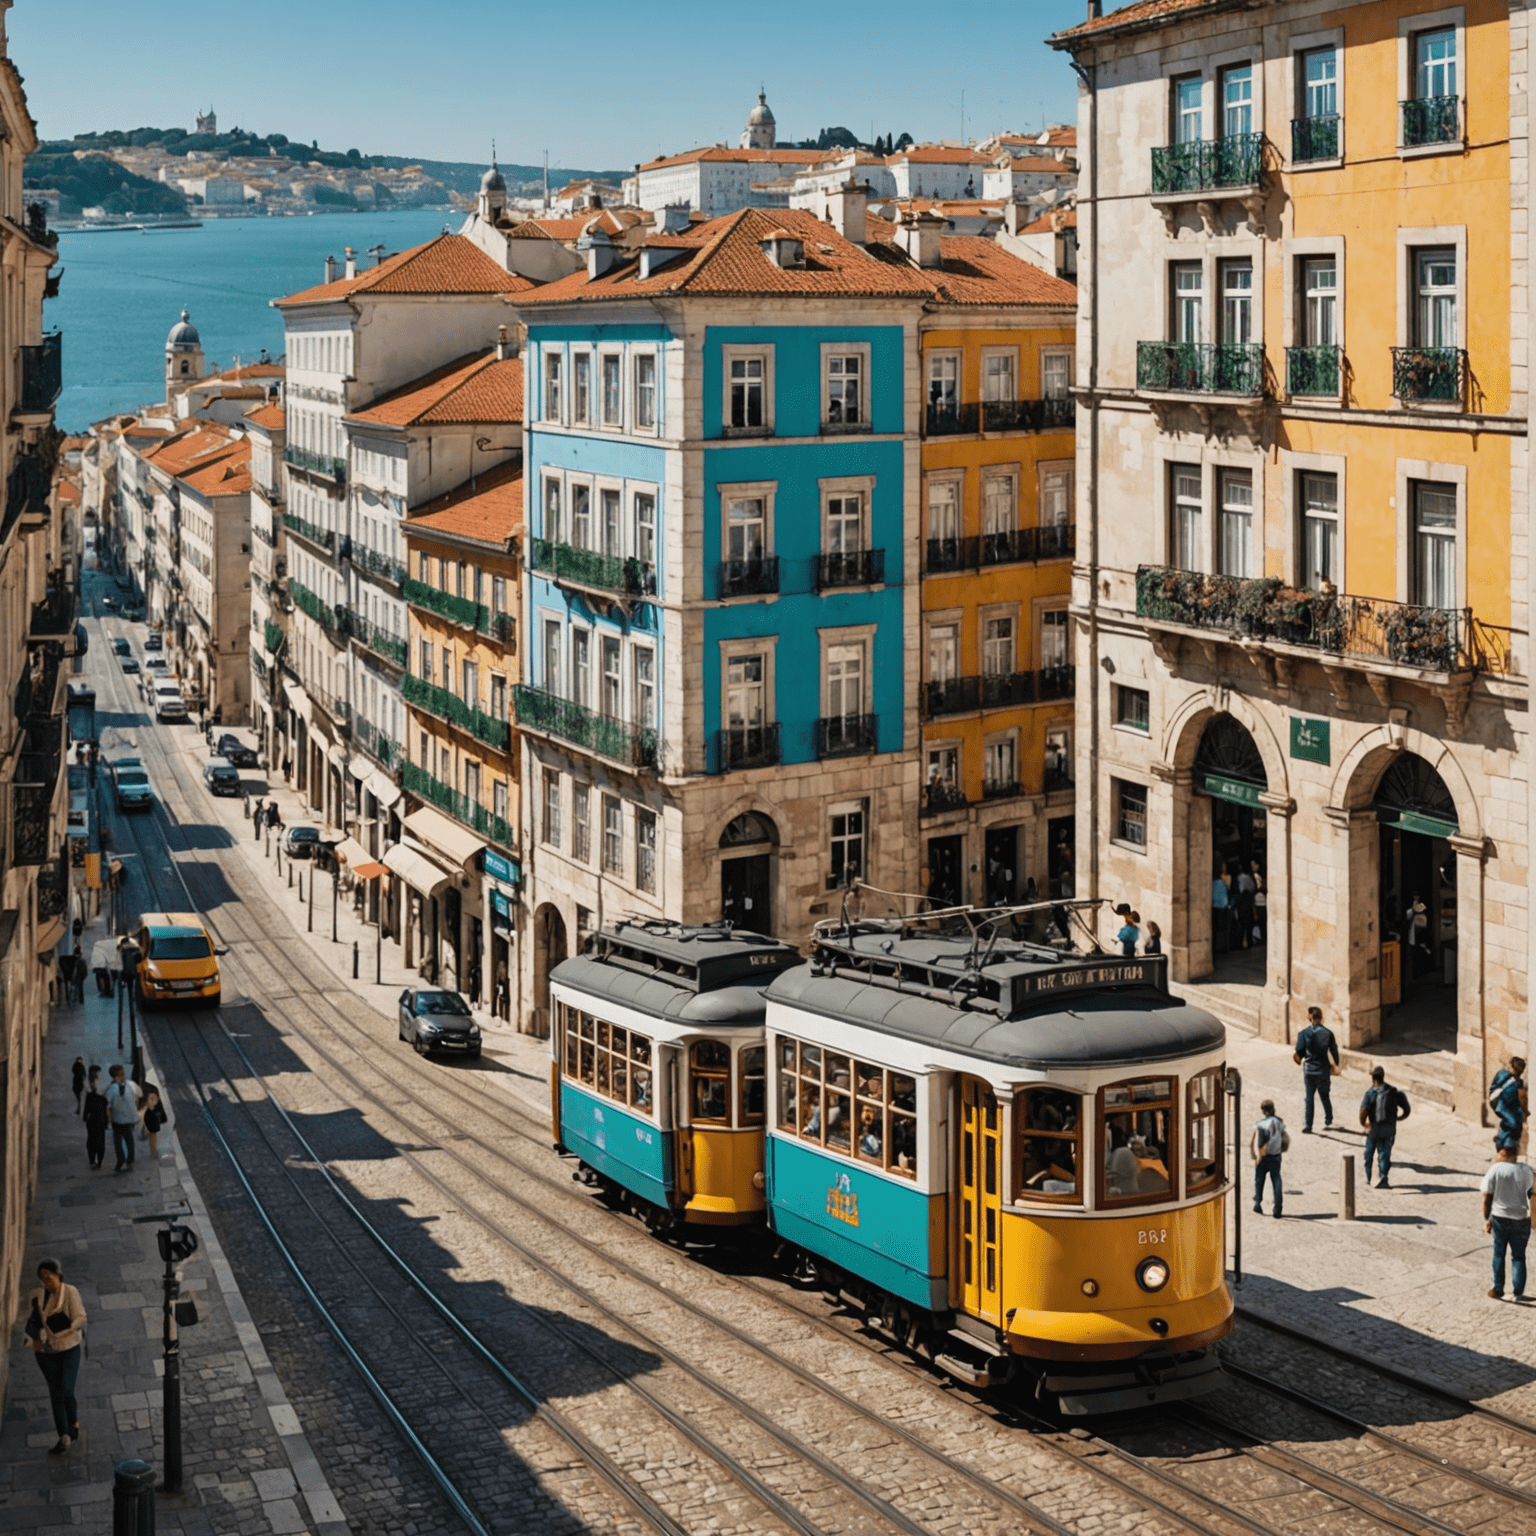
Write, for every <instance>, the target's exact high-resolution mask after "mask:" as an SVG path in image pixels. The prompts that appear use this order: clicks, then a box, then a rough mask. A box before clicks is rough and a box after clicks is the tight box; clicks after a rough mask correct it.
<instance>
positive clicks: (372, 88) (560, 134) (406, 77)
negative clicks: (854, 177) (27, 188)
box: [8, 0, 1113, 169]
mask: <svg viewBox="0 0 1536 1536" xmlns="http://www.w3.org/2000/svg"><path fill="white" fill-rule="evenodd" d="M1111 8H1113V7H1111ZM1085 13H1086V5H1085V4H1084V0H1023V3H1021V4H1015V5H1012V6H1004V7H1001V8H999V9H997V10H993V9H991V8H990V7H982V8H980V9H979V10H977V9H973V10H970V11H968V12H955V11H951V10H950V9H949V8H948V7H947V6H943V5H935V4H933V3H932V0H927V3H922V4H919V3H917V0H884V3H882V4H879V5H862V6H842V7H839V6H835V5H834V6H828V5H826V4H825V3H823V0H778V3H776V4H772V5H757V6H753V7H750V8H748V7H743V6H741V5H725V4H705V3H701V0H668V3H664V4H662V5H652V6H645V5H636V4H634V3H633V0H626V3H617V0H587V3H585V4H580V5H572V4H570V3H565V4H545V5H539V6H529V5H525V4H516V3H512V4H509V3H507V0H430V3H428V4H423V3H422V0H369V3H366V4H361V5H359V4H334V3H325V0H257V3H255V4H249V5H244V4H238V3H235V4H230V3H225V0H213V3H209V0H198V3H195V4H193V3H189V0H161V3H159V4H156V5H152V6H148V7H144V6H139V7H135V6H132V5H125V4H123V3H122V0H16V4H15V8H14V9H13V10H12V11H11V13H10V20H9V23H8V30H9V34H10V52H11V57H12V58H13V59H14V60H15V62H16V64H17V67H18V68H19V69H20V70H21V73H22V74H23V76H24V77H25V79H26V88H27V97H28V102H29V104H30V106H31V109H32V115H33V117H34V118H36V119H37V122H38V126H39V128H40V130H41V131H42V133H43V135H44V136H45V137H55V138H63V137H68V136H69V135H70V134H73V133H76V132H87V131H90V130H91V129H97V128H132V127H140V126H144V125H153V126H155V127H164V126H167V125H172V124H181V123H184V124H186V126H187V127H188V128H190V127H191V126H192V119H193V115H194V113H195V112H196V110H197V109H198V108H199V107H204V108H206V107H207V106H208V105H209V104H210V103H212V104H213V105H214V106H215V107H216V108H217V110H218V114H219V121H220V125H221V126H225V127H228V126H236V125H237V126H240V127H244V128H249V129H252V130H253V131H255V132H258V133H273V132H277V133H286V134H287V135H288V136H289V137H290V138H293V139H300V140H303V139H319V141H320V143H321V145H322V146H323V147H325V148H328V149H350V148H357V149H361V150H363V151H365V152H368V153H374V154H403V155H420V156H422V157H424V158H428V159H437V160H479V159H480V158H482V157H483V156H484V155H485V154H486V153H487V150H488V147H489V144H490V141H491V139H492V138H495V140H496V142H497V146H498V149H499V150H500V153H501V156H502V158H503V159H504V160H507V161H516V162H524V163H529V164H533V163H537V162H538V160H539V159H540V158H541V157H542V155H543V153H544V151H545V149H546V148H547V149H548V151H549V154H550V161H551V164H553V165H557V166H579V167H583V168H588V169H592V168H598V167H602V168H612V167H623V166H627V165H630V164H633V163H634V162H635V161H637V160H646V159H650V158H651V157H652V156H654V155H657V154H666V153H673V152H676V151H680V150H684V149H690V148H692V147H693V146H695V145H697V144H706V143H714V142H717V141H719V140H729V141H732V142H734V140H735V138H736V136H737V135H739V134H740V132H741V127H742V123H743V121H744V120H745V117H746V114H747V111H748V109H749V108H750V107H751V106H752V104H753V101H754V98H755V95H756V92H757V87H758V84H759V82H761V83H762V84H763V85H765V86H766V87H767V91H768V103H769V105H770V106H771V107H772V108H773V111H774V115H775V117H776V118H777V119H778V123H779V134H780V138H781V139H783V138H796V139H798V138H802V137H805V136H807V135H812V134H814V133H815V132H816V131H817V130H818V129H820V128H822V127H824V126H828V125H831V124H834V123H843V124H846V125H847V126H848V127H849V128H852V129H853V130H854V131H855V132H856V133H859V134H860V135H863V136H868V135H869V133H870V131H871V126H873V131H874V132H875V133H885V132H892V133H898V134H899V133H902V132H907V133H911V134H912V135H914V137H916V138H919V139H928V138H953V137H956V136H958V134H959V133H960V126H961V92H962V91H963V92H964V93H965V127H966V131H967V133H968V134H969V135H971V136H977V135H981V134H985V133H988V132H990V131H992V130H993V129H995V128H1018V129H1026V128H1032V127H1033V128H1038V127H1039V126H1040V125H1041V123H1042V121H1053V122H1055V121H1063V120H1072V119H1074V118H1075V116H1076V111H1077V107H1076V100H1077V97H1076V87H1075V82H1074V77H1073V75H1072V72H1071V70H1070V68H1069V67H1068V65H1067V63H1066V60H1065V59H1064V58H1063V57H1062V56H1061V55H1060V54H1058V53H1056V52H1055V51H1054V50H1052V49H1049V48H1047V47H1045V45H1044V43H1043V41H1042V40H1043V39H1044V38H1045V37H1046V36H1047V34H1049V33H1051V32H1054V31H1058V30H1060V29H1061V28H1063V27H1068V26H1073V25H1075V24H1076V23H1077V22H1079V21H1081V20H1082V18H1083V16H1084V15H1085Z"/></svg>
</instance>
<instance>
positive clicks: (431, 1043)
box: [400, 987, 480, 1057]
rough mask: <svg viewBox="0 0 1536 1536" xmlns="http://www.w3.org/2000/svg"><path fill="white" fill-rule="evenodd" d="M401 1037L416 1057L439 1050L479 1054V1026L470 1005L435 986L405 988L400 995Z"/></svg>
mask: <svg viewBox="0 0 1536 1536" xmlns="http://www.w3.org/2000/svg"><path fill="white" fill-rule="evenodd" d="M400 1038H401V1039H402V1040H409V1041H410V1043H411V1044H412V1045H414V1046H415V1047H416V1054H417V1055H418V1056H425V1055H427V1053H428V1052H429V1051H438V1050H442V1051H463V1052H464V1054H465V1055H466V1056H469V1057H475V1056H478V1055H479V1054H480V1026H479V1025H478V1024H477V1023H475V1020H474V1017H473V1015H472V1014H471V1013H470V1011H469V1004H468V1003H466V1002H465V1001H464V999H463V998H462V997H460V996H459V994H458V993H457V992H441V991H439V990H438V989H437V988H435V987H432V988H428V987H407V988H406V989H405V991H404V992H402V993H401V994H400Z"/></svg>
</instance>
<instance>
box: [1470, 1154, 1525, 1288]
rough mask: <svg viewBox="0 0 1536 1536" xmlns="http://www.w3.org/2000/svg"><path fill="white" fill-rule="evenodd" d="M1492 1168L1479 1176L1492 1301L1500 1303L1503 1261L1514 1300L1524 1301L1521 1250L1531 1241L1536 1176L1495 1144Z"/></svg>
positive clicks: (1518, 1158) (1513, 1155)
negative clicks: (1490, 1247)
mask: <svg viewBox="0 0 1536 1536" xmlns="http://www.w3.org/2000/svg"><path fill="white" fill-rule="evenodd" d="M1493 1147H1494V1157H1493V1166H1492V1167H1491V1168H1490V1169H1489V1170H1488V1172H1487V1173H1485V1174H1484V1175H1483V1186H1482V1187H1483V1231H1485V1232H1491V1233H1492V1234H1493V1289H1492V1290H1490V1291H1489V1292H1488V1294H1489V1296H1491V1297H1492V1298H1493V1300H1495V1301H1503V1299H1504V1261H1505V1259H1506V1257H1507V1258H1508V1259H1510V1260H1511V1268H1512V1269H1513V1271H1514V1273H1513V1274H1512V1275H1511V1276H1510V1279H1512V1280H1513V1281H1514V1284H1515V1300H1516V1301H1524V1300H1525V1250H1526V1247H1527V1246H1528V1244H1529V1243H1530V1240H1531V1212H1532V1209H1533V1207H1536V1173H1533V1172H1532V1170H1531V1165H1530V1164H1529V1163H1522V1162H1521V1161H1520V1154H1519V1152H1518V1151H1517V1150H1516V1149H1515V1148H1514V1147H1511V1146H1508V1145H1506V1144H1505V1143H1504V1142H1502V1141H1499V1140H1495V1141H1494V1144H1493Z"/></svg>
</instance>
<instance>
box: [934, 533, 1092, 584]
mask: <svg viewBox="0 0 1536 1536" xmlns="http://www.w3.org/2000/svg"><path fill="white" fill-rule="evenodd" d="M1076 550H1077V530H1076V528H1075V526H1074V525H1073V524H1071V523H1047V524H1046V525H1045V526H1044V527H1036V528H1009V529H1006V530H1004V531H1002V532H998V533H983V534H981V535H980V536H979V537H972V538H964V539H929V540H928V547H927V550H926V553H925V560H924V568H925V570H926V571H927V573H928V574H929V575H930V576H939V575H943V574H945V573H946V572H950V571H979V570H981V569H982V568H983V567H985V566H990V565H1017V564H1019V563H1020V562H1022V561H1026V560H1061V559H1065V558H1067V557H1069V556H1071V555H1073V554H1075V553H1076Z"/></svg>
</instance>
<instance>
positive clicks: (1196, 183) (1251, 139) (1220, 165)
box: [1152, 133, 1264, 197]
mask: <svg viewBox="0 0 1536 1536" xmlns="http://www.w3.org/2000/svg"><path fill="white" fill-rule="evenodd" d="M1263 177H1264V135H1263V134H1262V133H1233V134H1228V135H1227V136H1226V137H1225V138H1222V139H1203V140H1200V141H1197V142H1195V143H1192V144H1169V145H1167V146H1165V147H1163V148H1160V149H1154V150H1153V151H1152V195H1153V196H1154V197H1157V196H1177V195H1178V194H1179V193H1183V192H1207V191H1213V190H1217V189H1221V188H1227V187H1234V188H1235V187H1253V186H1257V185H1258V184H1259V182H1260V181H1262V180H1263Z"/></svg>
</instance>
